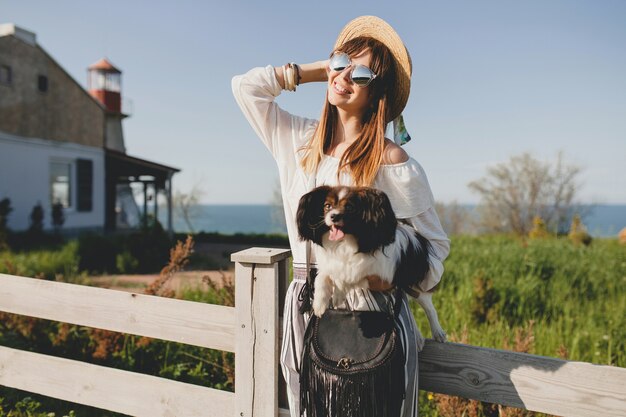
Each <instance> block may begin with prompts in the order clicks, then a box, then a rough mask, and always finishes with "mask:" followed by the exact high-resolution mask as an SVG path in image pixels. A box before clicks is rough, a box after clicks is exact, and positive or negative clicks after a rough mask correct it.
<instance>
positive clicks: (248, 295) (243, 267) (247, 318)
mask: <svg viewBox="0 0 626 417" xmlns="http://www.w3.org/2000/svg"><path fill="white" fill-rule="evenodd" d="M255 266H256V265H252V264H242V263H236V264H235V309H236V312H237V320H236V324H235V410H234V414H233V416H236V417H252V407H253V397H254V396H253V393H254V386H253V381H254V359H255V358H254V338H255V334H254V319H253V315H252V299H253V297H254V293H253V291H254V286H253V282H254V281H253V273H254V268H255ZM256 359H257V360H262V358H256Z"/></svg>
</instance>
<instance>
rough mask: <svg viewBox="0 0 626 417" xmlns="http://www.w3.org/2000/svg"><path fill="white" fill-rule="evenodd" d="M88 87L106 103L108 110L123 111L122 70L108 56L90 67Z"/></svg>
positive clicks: (90, 91) (90, 92) (96, 96)
mask: <svg viewBox="0 0 626 417" xmlns="http://www.w3.org/2000/svg"><path fill="white" fill-rule="evenodd" d="M88 70H89V78H88V83H87V88H88V89H89V94H91V95H92V96H93V97H95V98H96V99H98V100H99V101H100V102H101V103H102V104H104V105H105V106H106V108H107V110H108V111H110V112H116V113H121V111H122V94H121V93H122V71H120V70H118V69H117V68H115V67H114V66H113V64H111V63H110V62H109V61H108V60H107V59H106V58H102V59H101V60H100V61H98V62H96V63H95V64H92V65H90V66H89V68H88Z"/></svg>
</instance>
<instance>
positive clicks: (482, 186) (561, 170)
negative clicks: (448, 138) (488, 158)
mask: <svg viewBox="0 0 626 417" xmlns="http://www.w3.org/2000/svg"><path fill="white" fill-rule="evenodd" d="M580 172H581V168H580V167H578V166H576V165H571V164H567V163H565V162H564V161H563V153H562V152H559V153H558V155H557V159H556V161H555V162H554V163H550V162H542V161H539V160H537V159H535V158H534V157H532V156H531V155H530V154H528V153H524V154H521V155H516V156H513V157H511V159H510V160H509V161H508V162H505V163H500V164H497V165H495V166H493V167H489V168H488V169H487V175H485V176H484V177H483V178H481V179H479V180H476V181H472V182H470V183H469V184H468V186H469V188H470V189H471V190H473V191H475V192H477V193H478V194H480V197H481V201H480V204H479V212H480V226H481V228H482V229H483V230H484V231H486V232H499V233H501V232H513V233H516V234H518V235H527V234H528V232H529V231H530V230H531V228H532V226H533V219H534V218H535V216H539V217H541V218H542V219H543V220H544V222H545V223H546V226H547V229H548V230H551V231H554V232H566V231H567V226H568V225H569V223H570V219H571V218H572V216H573V214H574V212H575V211H579V210H580V207H577V206H576V204H575V199H576V197H577V193H578V191H579V188H580V185H579V183H578V181H577V180H578V175H579V174H580Z"/></svg>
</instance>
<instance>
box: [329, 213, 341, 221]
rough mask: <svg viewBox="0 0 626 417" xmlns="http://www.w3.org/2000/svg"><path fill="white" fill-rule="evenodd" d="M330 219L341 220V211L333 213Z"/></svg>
mask: <svg viewBox="0 0 626 417" xmlns="http://www.w3.org/2000/svg"><path fill="white" fill-rule="evenodd" d="M330 219H331V220H332V221H334V222H338V221H339V220H341V213H333V214H331V215H330Z"/></svg>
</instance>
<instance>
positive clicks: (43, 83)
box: [38, 75, 48, 93]
mask: <svg viewBox="0 0 626 417" xmlns="http://www.w3.org/2000/svg"><path fill="white" fill-rule="evenodd" d="M38 85H39V91H41V92H42V93H45V92H46V91H48V77H46V76H45V75H40V76H39V79H38Z"/></svg>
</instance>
